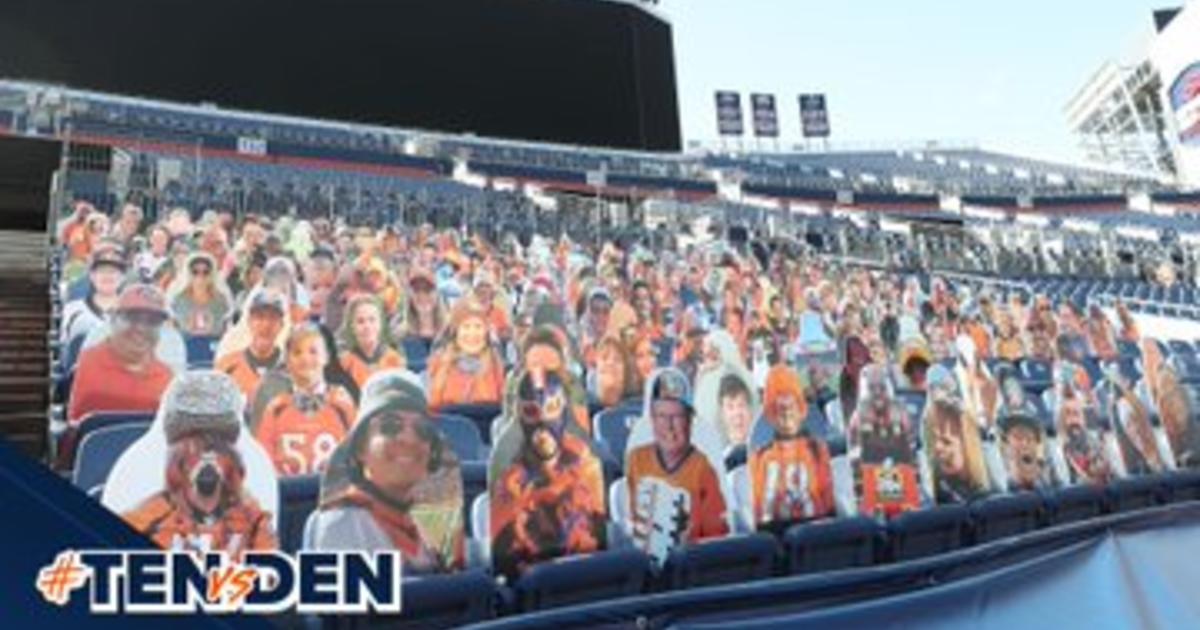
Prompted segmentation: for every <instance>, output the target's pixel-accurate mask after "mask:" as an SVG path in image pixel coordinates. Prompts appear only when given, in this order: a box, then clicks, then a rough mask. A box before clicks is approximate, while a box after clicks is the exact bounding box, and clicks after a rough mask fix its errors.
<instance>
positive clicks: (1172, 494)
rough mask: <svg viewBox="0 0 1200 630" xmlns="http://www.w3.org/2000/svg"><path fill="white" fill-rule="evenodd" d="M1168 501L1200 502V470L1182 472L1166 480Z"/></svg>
mask: <svg viewBox="0 0 1200 630" xmlns="http://www.w3.org/2000/svg"><path fill="white" fill-rule="evenodd" d="M1166 486H1167V499H1168V500H1169V501H1171V502H1172V503H1174V502H1178V501H1200V470H1180V471H1176V472H1174V473H1172V474H1170V475H1168V476H1167V478H1166Z"/></svg>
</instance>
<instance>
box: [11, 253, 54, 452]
mask: <svg viewBox="0 0 1200 630" xmlns="http://www.w3.org/2000/svg"><path fill="white" fill-rule="evenodd" d="M47 260H48V258H47V242H46V235H45V234H43V233H38V232H13V231H0V435H3V436H4V437H5V438H6V439H8V440H9V441H10V442H11V443H12V444H13V445H14V446H16V447H17V448H19V449H20V450H21V451H22V452H24V453H26V454H27V455H29V456H31V457H34V458H38V459H42V458H44V457H45V456H46V454H47V410H48V408H49V404H50V386H51V381H50V347H49V334H50V286H49V282H48V279H47Z"/></svg>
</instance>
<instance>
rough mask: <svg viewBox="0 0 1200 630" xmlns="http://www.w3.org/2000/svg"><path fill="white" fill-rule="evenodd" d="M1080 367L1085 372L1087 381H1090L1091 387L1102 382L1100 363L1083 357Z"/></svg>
mask: <svg viewBox="0 0 1200 630" xmlns="http://www.w3.org/2000/svg"><path fill="white" fill-rule="evenodd" d="M1082 365H1083V371H1084V372H1087V375H1088V379H1090V380H1091V383H1092V385H1093V386H1095V385H1099V384H1100V383H1102V382H1103V381H1104V372H1102V371H1101V369H1100V362H1099V361H1097V360H1096V357H1084V358H1083V361H1082Z"/></svg>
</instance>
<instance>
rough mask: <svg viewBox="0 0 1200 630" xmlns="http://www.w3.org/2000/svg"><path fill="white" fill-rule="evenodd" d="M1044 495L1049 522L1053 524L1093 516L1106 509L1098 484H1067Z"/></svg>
mask: <svg viewBox="0 0 1200 630" xmlns="http://www.w3.org/2000/svg"><path fill="white" fill-rule="evenodd" d="M1044 496H1045V497H1046V507H1047V516H1048V519H1049V522H1050V523H1051V524H1054V525H1062V524H1063V523H1074V522H1076V521H1083V520H1087V519H1089V518H1095V517H1097V516H1100V515H1101V514H1104V512H1105V510H1106V509H1107V498H1106V495H1105V490H1104V488H1102V487H1099V486H1090V485H1081V486H1069V487H1066V488H1061V489H1059V490H1058V491H1056V492H1052V493H1045V494H1044Z"/></svg>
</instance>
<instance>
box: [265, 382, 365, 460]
mask: <svg viewBox="0 0 1200 630" xmlns="http://www.w3.org/2000/svg"><path fill="white" fill-rule="evenodd" d="M353 423H354V402H353V401H352V400H350V395H349V394H347V393H346V392H345V391H344V390H342V389H341V388H338V387H331V388H329V391H328V393H327V394H326V395H325V396H324V398H323V400H322V401H321V404H320V407H319V408H318V409H316V410H314V411H309V412H307V413H306V412H304V411H302V410H301V409H300V408H299V406H298V405H297V399H296V397H295V395H294V394H292V393H290V392H285V393H282V394H279V395H278V396H276V397H275V398H273V399H272V400H271V402H270V403H268V404H267V407H266V409H265V410H264V411H263V416H262V421H261V422H259V424H258V431H257V432H256V433H255V435H254V437H255V438H256V439H258V442H259V443H260V444H262V446H263V448H265V449H266V450H267V454H268V455H269V456H270V457H271V461H272V462H274V464H275V470H276V471H277V472H278V473H279V474H280V475H283V476H292V475H308V474H313V473H318V472H321V471H323V470H325V465H326V464H327V463H329V457H330V456H331V455H333V450H334V449H335V448H337V445H338V444H340V443H341V441H342V440H343V439H344V438H345V437H346V434H347V433H348V432H349V430H350V426H351V425H352V424H353Z"/></svg>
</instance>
